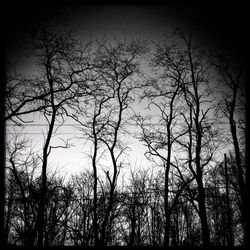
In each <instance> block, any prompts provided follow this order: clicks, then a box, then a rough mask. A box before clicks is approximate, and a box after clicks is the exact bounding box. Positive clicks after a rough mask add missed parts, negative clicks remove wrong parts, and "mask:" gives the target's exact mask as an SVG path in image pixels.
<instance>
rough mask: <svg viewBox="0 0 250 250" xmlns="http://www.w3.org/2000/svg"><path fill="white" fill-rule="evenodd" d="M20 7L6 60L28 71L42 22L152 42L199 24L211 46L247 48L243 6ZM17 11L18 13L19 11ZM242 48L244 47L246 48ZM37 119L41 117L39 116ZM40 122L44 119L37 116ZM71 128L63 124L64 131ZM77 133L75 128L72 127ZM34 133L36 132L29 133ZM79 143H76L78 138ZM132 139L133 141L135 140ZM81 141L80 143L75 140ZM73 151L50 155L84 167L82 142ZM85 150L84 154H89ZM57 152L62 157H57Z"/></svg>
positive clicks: (139, 150)
mask: <svg viewBox="0 0 250 250" xmlns="http://www.w3.org/2000/svg"><path fill="white" fill-rule="evenodd" d="M23 9H24V10H23V11H21V10H22V8H21V9H20V11H18V10H16V9H15V10H14V11H13V12H12V13H11V14H12V15H10V17H8V20H7V24H6V35H5V39H6V42H7V48H6V49H7V50H6V52H7V59H9V60H14V61H16V62H17V64H18V67H19V69H20V71H26V72H29V70H30V65H29V63H28V61H29V59H26V58H25V57H24V55H25V53H26V52H25V49H26V48H27V47H29V41H30V40H29V35H27V31H30V30H36V29H37V28H39V27H40V26H41V25H44V24H46V25H48V26H49V25H51V24H54V23H60V24H62V23H64V24H65V25H68V26H69V27H70V28H71V27H72V28H73V29H74V30H75V32H76V34H77V36H78V38H79V39H81V40H83V41H84V40H88V39H89V38H92V39H100V38H101V37H102V36H103V35H105V37H106V38H108V39H114V38H117V39H127V40H129V39H132V38H140V39H143V40H144V39H145V40H149V41H156V42H157V41H160V40H161V39H163V38H165V36H166V35H170V34H171V32H172V30H173V28H176V27H184V26H188V25H190V24H191V23H194V22H195V23H199V25H200V29H199V30H200V31H199V32H198V33H197V34H196V37H197V39H198V40H199V39H200V40H205V41H206V43H207V44H209V46H210V47H211V48H213V47H215V46H217V45H218V44H220V46H221V47H222V48H223V49H227V50H228V51H230V53H232V55H234V54H236V53H235V51H239V50H241V49H242V48H244V46H243V45H242V44H244V42H245V39H244V38H245V33H244V32H245V30H244V25H245V23H244V19H243V17H244V14H245V12H244V11H245V10H244V6H240V5H239V6H232V5H229V4H228V5H224V6H223V5H220V6H217V5H212V4H210V5H209V3H206V4H202V5H198V6H197V5H190V4H179V5H174V4H167V5H156V4H155V5H81V4H72V5H70V4H68V5H65V4H61V5H60V4H58V5H54V6H48V3H46V4H45V5H37V6H23ZM15 11H16V12H15ZM243 52H244V51H243ZM35 119H38V118H37V117H35ZM37 121H38V122H37V123H41V121H40V120H37ZM26 129H28V131H29V132H31V133H39V132H41V127H39V126H37V127H32V128H30V127H29V128H26ZM70 131H72V127H70V126H68V127H64V133H67V132H70ZM74 132H76V131H74ZM29 136H30V137H32V135H31V134H30V135H29ZM42 138H43V137H42V135H41V134H40V135H35V136H34V137H33V139H34V141H36V142H35V143H37V145H39V141H40V142H42ZM75 142H76V141H75ZM131 142H132V141H131ZM76 143H77V142H76ZM134 143H135V144H131V145H130V146H131V149H132V151H131V155H130V156H131V159H132V161H133V163H132V165H135V162H137V164H138V165H145V164H146V161H145V158H144V156H143V152H144V148H143V147H142V146H141V145H139V144H138V143H136V142H134ZM77 145H78V146H77V147H75V148H72V149H68V150H65V151H64V152H63V150H58V151H57V152H56V153H55V154H52V155H51V160H52V162H53V165H54V166H56V165H57V164H59V165H61V164H63V163H67V165H66V166H65V167H64V170H66V171H70V172H75V171H78V170H80V169H82V165H83V162H84V154H83V149H82V146H81V144H79V141H78V144H77ZM85 153H86V152H85ZM58 156H59V157H58Z"/></svg>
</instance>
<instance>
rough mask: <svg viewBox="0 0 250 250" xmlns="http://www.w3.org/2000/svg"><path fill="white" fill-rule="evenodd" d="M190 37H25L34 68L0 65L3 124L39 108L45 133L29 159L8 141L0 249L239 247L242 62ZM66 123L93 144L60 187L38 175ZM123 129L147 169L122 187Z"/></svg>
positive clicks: (242, 235) (15, 140) (23, 145)
mask: <svg viewBox="0 0 250 250" xmlns="http://www.w3.org/2000/svg"><path fill="white" fill-rule="evenodd" d="M194 34H195V32H194V31H193V30H192V31H190V30H188V31H181V30H176V31H175V33H174V35H173V36H172V37H171V38H168V39H166V40H165V41H163V42H159V43H154V44H153V45H152V44H150V43H149V42H147V41H140V40H131V41H104V40H103V41H97V42H93V41H90V42H88V43H85V44H83V43H82V42H80V41H79V40H77V39H76V37H75V36H74V34H73V33H72V32H66V31H65V30H63V31H62V30H57V31H56V32H55V31H53V32H52V31H50V30H48V29H47V30H41V31H39V32H37V34H35V37H33V42H32V45H31V46H32V48H31V51H32V55H31V57H32V59H34V60H33V62H34V63H35V67H34V69H32V72H30V74H29V75H24V74H20V73H17V72H16V71H15V69H14V67H13V66H11V67H9V68H7V70H6V98H5V105H6V106H5V107H6V116H5V121H6V124H7V125H8V124H9V123H14V124H16V125H18V126H25V123H29V122H30V121H29V117H30V116H29V115H30V114H33V113H38V114H39V115H40V116H41V117H43V119H44V121H45V122H46V124H47V128H48V129H47V131H46V132H44V137H43V138H44V143H43V147H42V148H41V151H39V152H35V151H34V149H33V148H32V146H31V142H30V141H29V140H28V139H26V138H25V137H22V136H20V135H19V136H18V135H16V136H9V137H8V140H7V142H6V144H7V145H6V146H7V147H6V148H7V150H6V151H7V155H6V192H5V194H6V200H5V233H6V235H5V243H6V244H9V245H12V244H14V245H25V246H35V245H38V246H51V245H52V246H55V245H60V246H63V245H74V246H92V245H94V246H112V245H127V246H147V245H148V246H169V245H170V246H200V245H203V246H211V245H215V246H228V245H230V246H232V245H245V244H246V242H247V233H246V232H247V225H246V218H247V215H246V212H247V209H246V197H247V195H246V179H245V141H244V138H245V98H244V89H243V86H244V80H245V79H244V64H242V63H241V62H240V60H237V59H236V57H234V56H231V57H230V56H228V55H227V53H224V54H223V51H212V52H211V51H209V50H208V47H205V46H204V45H203V46H201V43H199V41H198V39H195V38H194ZM138 100H139V101H140V102H141V103H144V104H145V103H146V104H147V109H148V110H149V112H146V113H140V112H139V111H136V109H135V108H134V104H135V103H136V101H138ZM66 120H67V121H68V120H73V121H74V122H76V123H77V124H78V128H79V131H80V132H81V133H82V143H83V144H84V143H86V141H87V142H88V143H89V144H88V145H90V147H91V148H92V150H91V154H90V158H91V164H90V166H89V170H88V171H83V172H81V173H79V174H78V175H75V176H72V177H71V178H70V179H69V180H68V181H67V182H66V181H65V180H64V179H63V178H62V177H60V176H59V175H58V174H57V173H56V172H55V173H53V172H52V171H49V170H48V163H49V160H50V157H49V156H50V154H51V152H52V151H54V150H56V149H58V148H64V149H65V150H67V148H69V147H70V146H71V143H70V140H69V139H65V140H61V143H58V144H56V143H57V142H58V141H55V140H53V139H54V136H55V135H56V131H58V129H59V128H60V126H62V125H63V124H65V122H66ZM133 129H134V131H138V132H137V133H136V134H133V136H135V137H137V138H138V139H139V140H140V141H141V143H143V144H144V145H146V147H147V151H146V152H145V156H146V157H147V158H148V160H149V165H151V166H152V167H153V168H152V169H154V171H147V170H135V171H130V173H129V174H128V177H127V180H126V184H124V183H123V182H121V180H119V177H120V175H119V174H120V171H121V169H122V168H123V169H124V168H127V166H126V164H127V162H126V157H125V155H126V154H127V150H128V149H129V144H128V143H127V141H126V136H127V135H131V130H133ZM55 142H56V143H55ZM225 147H228V150H227V151H228V152H227V155H226V154H225V155H224V153H223V152H225V150H224V151H223V149H224V148H225ZM103 159H104V160H105V162H107V161H108V168H107V167H105V166H104V165H105V164H104V162H103ZM83 165H84V163H83ZM106 165H107V164H106Z"/></svg>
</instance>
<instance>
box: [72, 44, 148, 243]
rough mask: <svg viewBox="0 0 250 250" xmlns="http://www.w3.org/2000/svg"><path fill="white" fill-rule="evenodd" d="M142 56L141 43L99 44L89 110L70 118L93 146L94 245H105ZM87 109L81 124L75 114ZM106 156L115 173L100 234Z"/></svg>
mask: <svg viewBox="0 0 250 250" xmlns="http://www.w3.org/2000/svg"><path fill="white" fill-rule="evenodd" d="M143 53H145V45H144V44H143V43H142V42H141V41H131V42H129V43H126V42H116V43H115V44H114V45H111V44H110V45H108V44H105V43H101V44H99V45H98V47H97V49H96V52H95V53H94V55H93V57H94V59H93V60H92V70H91V72H90V74H91V82H92V85H89V89H90V90H91V92H90V91H89V95H88V96H89V97H87V98H88V99H87V101H85V103H86V106H85V107H81V106H80V107H78V110H77V113H75V114H73V115H72V116H71V117H72V118H73V119H75V120H76V121H78V122H79V123H80V124H81V125H82V127H83V132H84V133H85V135H86V134H87V137H88V138H89V139H91V141H92V143H93V146H94V148H93V154H92V167H93V175H94V186H93V188H94V200H93V205H94V208H93V213H94V221H93V228H94V235H95V245H98V244H101V245H105V244H106V242H105V240H106V227H107V224H108V222H109V220H110V214H111V211H112V207H113V202H114V193H115V187H116V183H117V177H118V174H119V169H120V168H121V167H122V165H123V160H122V159H121V160H120V158H121V157H122V155H123V153H124V151H125V150H126V149H127V147H126V146H125V145H123V143H122V141H121V139H120V138H121V136H122V133H123V132H122V129H123V128H124V127H125V124H126V123H127V121H126V119H127V118H126V116H127V115H128V113H127V110H128V108H129V105H130V103H131V101H132V100H133V98H132V94H133V90H135V89H136V88H138V87H139V86H138V85H137V82H135V80H134V79H133V77H134V76H135V75H138V74H139V73H140V72H139V62H138V59H139V58H140V56H141V55H142V54H143ZM79 77H81V76H79ZM85 100H86V99H85ZM84 109H85V110H87V111H84V112H85V114H86V115H85V117H87V118H88V119H89V121H88V120H87V121H84V122H81V118H80V119H79V116H78V115H76V114H79V115H82V113H83V110H84ZM92 112H93V113H92ZM126 113H127V114H126ZM125 115H126V116H125ZM103 154H106V156H107V157H109V159H110V161H111V166H112V169H111V170H110V169H109V170H104V173H105V176H106V178H107V180H108V182H109V185H110V191H109V202H108V204H107V207H106V210H105V211H106V212H105V216H104V220H103V222H102V223H101V227H100V230H99V229H98V225H97V202H98V199H97V187H98V165H99V163H98V161H99V159H100V158H99V157H100V156H101V155H103ZM99 232H100V236H99V235H98V234H99Z"/></svg>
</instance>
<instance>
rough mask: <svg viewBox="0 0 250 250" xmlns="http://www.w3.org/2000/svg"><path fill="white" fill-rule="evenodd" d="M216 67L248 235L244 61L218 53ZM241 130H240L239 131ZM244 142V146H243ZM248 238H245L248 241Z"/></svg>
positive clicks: (243, 219) (245, 230)
mask: <svg viewBox="0 0 250 250" xmlns="http://www.w3.org/2000/svg"><path fill="white" fill-rule="evenodd" d="M214 66H215V69H216V70H217V72H218V74H219V77H220V79H219V80H220V81H221V82H223V83H224V85H225V87H226V89H227V90H226V91H227V94H225V98H224V99H223V101H222V103H221V105H220V107H221V109H220V110H221V111H222V113H223V114H224V115H225V117H226V118H227V119H228V121H229V124H230V131H231V135H232V144H233V147H234V153H235V159H236V165H237V172H238V173H237V178H238V184H239V188H240V197H241V205H240V210H241V214H242V225H243V228H244V235H245V237H247V229H246V211H247V208H246V197H247V195H246V181H245V164H244V163H243V160H242V157H243V155H244V150H245V146H244V144H245V142H244V141H243V143H240V132H241V133H242V132H243V137H245V135H246V130H245V110H246V107H245V97H244V68H243V63H241V62H239V64H238V65H236V64H235V61H232V60H231V61H230V60H229V59H228V58H226V57H225V56H224V55H221V54H218V55H217V58H216V60H215V61H214ZM237 127H238V128H237ZM239 131H240V132H239ZM241 144H242V146H241ZM246 240H247V239H245V241H246Z"/></svg>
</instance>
